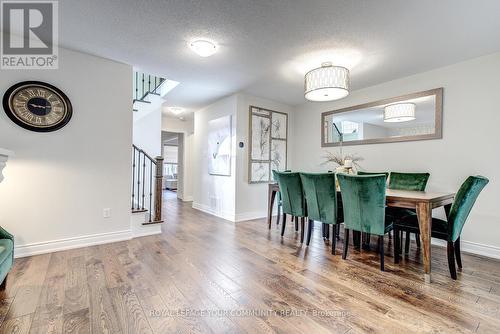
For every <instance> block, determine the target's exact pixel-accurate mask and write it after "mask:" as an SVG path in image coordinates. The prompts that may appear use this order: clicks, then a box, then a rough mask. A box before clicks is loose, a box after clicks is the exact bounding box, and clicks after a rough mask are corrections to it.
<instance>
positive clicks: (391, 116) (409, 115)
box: [384, 102, 417, 123]
mask: <svg viewBox="0 0 500 334" xmlns="http://www.w3.org/2000/svg"><path fill="white" fill-rule="evenodd" d="M416 108H417V106H416V104H415V103H410V102H405V103H395V104H390V105H388V106H386V107H385V108H384V122H389V123H397V122H408V121H413V120H414V119H415V110H416Z"/></svg>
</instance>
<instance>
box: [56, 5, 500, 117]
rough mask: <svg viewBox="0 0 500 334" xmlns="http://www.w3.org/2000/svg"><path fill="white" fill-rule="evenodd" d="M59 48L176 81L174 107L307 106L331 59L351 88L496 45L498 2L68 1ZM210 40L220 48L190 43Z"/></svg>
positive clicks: (499, 37)
mask: <svg viewBox="0 0 500 334" xmlns="http://www.w3.org/2000/svg"><path fill="white" fill-rule="evenodd" d="M59 10H60V19H59V22H60V28H59V34H60V44H61V45H62V46H65V47H68V48H71V49H76V50H81V51H84V52H87V53H91V54H94V55H98V56H102V57H106V58H111V59H114V60H117V61H121V62H125V63H128V64H131V65H133V66H135V67H137V68H139V69H142V70H144V71H147V72H150V73H154V74H160V75H163V76H165V77H167V78H169V79H173V80H176V81H179V82H180V83H181V84H180V85H179V86H178V87H176V88H175V89H174V90H173V91H172V92H171V95H169V96H170V100H169V101H168V103H169V104H170V105H179V106H183V107H186V108H191V109H195V108H199V107H202V106H204V105H206V104H208V103H210V102H213V101H214V100H216V99H218V98H220V97H223V96H226V95H229V94H231V93H234V92H237V91H245V92H247V93H250V94H254V95H257V96H261V97H266V98H270V99H273V100H276V101H280V102H284V103H288V104H290V105H295V104H300V103H303V102H304V97H303V74H304V73H305V71H307V70H308V69H311V68H313V67H318V66H320V64H321V62H323V61H329V60H330V61H334V62H335V63H336V64H339V65H344V66H347V67H348V68H350V70H351V84H352V88H353V89H359V88H363V87H367V86H371V85H374V84H377V83H381V82H385V81H389V80H392V79H396V78H399V77H403V76H407V75H411V74H414V73H418V72H422V71H426V70H430V69H433V68H437V67H441V66H444V65H447V64H452V63H456V62H458V61H461V60H465V59H469V58H473V57H477V56H481V55H484V54H489V53H493V52H496V51H500V19H499V18H500V1H498V0H482V1H472V0H440V1H436V0H407V1H401V0H378V1H369V0H352V1H343V0H323V1H320V0H317V1H316V0H304V1H299V0H260V1H258V0H255V1H251V0H225V1H224V0H198V1H190V0H179V1H166V0H162V1H160V0H143V1H136V0H85V1H82V0H64V1H60V2H59ZM194 38H208V39H211V40H214V41H216V42H217V43H219V45H220V49H219V52H218V53H217V54H215V55H214V56H212V57H209V58H201V57H199V56H197V55H196V54H194V53H193V52H192V51H191V50H189V49H188V48H187V42H188V41H190V40H192V39H194Z"/></svg>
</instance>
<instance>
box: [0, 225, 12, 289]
mask: <svg viewBox="0 0 500 334" xmlns="http://www.w3.org/2000/svg"><path fill="white" fill-rule="evenodd" d="M13 264H14V236H13V235H12V234H10V233H9V232H7V231H6V230H4V229H3V228H2V227H0V282H2V283H1V284H0V290H5V287H6V285H7V275H8V274H9V271H10V269H11V268H12V265H13Z"/></svg>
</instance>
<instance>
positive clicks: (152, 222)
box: [142, 220, 164, 225]
mask: <svg viewBox="0 0 500 334" xmlns="http://www.w3.org/2000/svg"><path fill="white" fill-rule="evenodd" d="M163 222H164V221H163V220H157V221H154V220H153V221H151V222H145V223H142V225H153V224H162V223H163Z"/></svg>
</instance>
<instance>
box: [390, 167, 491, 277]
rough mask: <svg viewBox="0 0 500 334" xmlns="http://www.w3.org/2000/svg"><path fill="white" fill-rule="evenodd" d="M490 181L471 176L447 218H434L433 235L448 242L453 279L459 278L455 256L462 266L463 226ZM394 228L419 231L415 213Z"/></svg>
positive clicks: (463, 184) (456, 198) (395, 223)
mask: <svg viewBox="0 0 500 334" xmlns="http://www.w3.org/2000/svg"><path fill="white" fill-rule="evenodd" d="M488 182H489V180H488V179H487V178H485V177H484V176H469V177H468V178H467V179H466V180H465V182H464V183H462V185H461V186H460V189H459V190H458V192H457V194H456V195H455V200H454V201H453V204H452V205H451V208H449V209H448V210H447V212H446V216H447V220H441V219H438V218H432V230H431V235H432V237H433V238H438V239H442V240H446V241H447V243H448V244H447V251H448V266H449V269H450V275H451V278H453V279H457V271H456V267H455V257H456V261H457V265H458V268H460V269H461V268H462V257H461V254H460V234H461V233H462V228H463V227H464V224H465V222H466V220H467V217H468V216H469V213H470V211H471V210H472V207H473V206H474V203H475V202H476V199H477V198H478V196H479V194H480V193H481V191H482V190H483V188H484V187H485V186H486V185H487V184H488ZM394 228H395V229H396V231H399V230H400V231H409V232H413V233H419V227H418V220H417V217H416V216H415V215H409V216H406V217H403V218H402V219H400V220H397V221H395V222H394ZM395 257H396V258H395V260H396V262H397V261H398V260H399V258H398V257H399V254H397V255H395Z"/></svg>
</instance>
